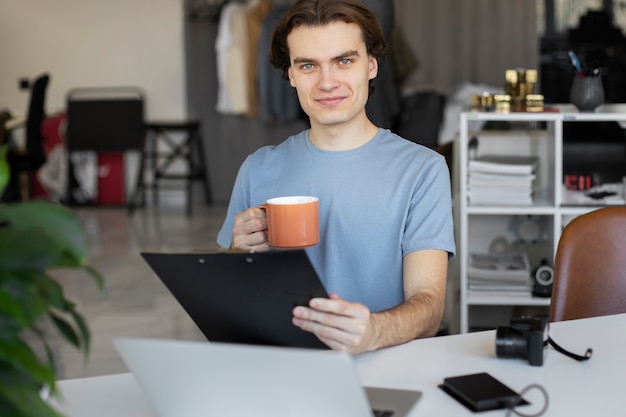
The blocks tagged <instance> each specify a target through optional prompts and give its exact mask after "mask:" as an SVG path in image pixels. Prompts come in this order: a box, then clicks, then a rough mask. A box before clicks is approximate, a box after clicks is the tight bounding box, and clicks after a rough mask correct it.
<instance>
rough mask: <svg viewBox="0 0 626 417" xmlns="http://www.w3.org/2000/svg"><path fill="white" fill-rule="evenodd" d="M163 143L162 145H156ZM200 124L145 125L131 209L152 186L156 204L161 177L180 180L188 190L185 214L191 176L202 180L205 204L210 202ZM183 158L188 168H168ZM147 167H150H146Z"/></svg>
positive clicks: (188, 208) (142, 199)
mask: <svg viewBox="0 0 626 417" xmlns="http://www.w3.org/2000/svg"><path fill="white" fill-rule="evenodd" d="M176 133H182V134H184V137H183V138H181V139H179V140H175V139H173V137H172V134H176ZM160 144H164V145H165V146H161V147H160V146H159V145H160ZM204 157H205V155H204V146H203V143H202V133H201V125H200V122H199V121H195V120H193V121H187V122H150V123H146V124H145V125H144V143H143V146H142V155H141V162H140V165H139V172H138V175H137V186H136V188H135V194H134V195H133V198H132V199H131V204H130V206H129V208H130V209H131V210H132V209H134V208H135V207H137V206H139V205H142V206H143V205H144V204H145V199H146V197H145V194H146V189H147V188H151V189H152V192H153V194H152V196H153V201H154V204H155V205H158V191H159V181H160V180H183V181H185V183H186V184H185V185H186V191H187V203H186V204H187V214H188V215H191V206H192V198H191V197H192V184H193V181H194V180H199V181H202V182H203V184H204V191H205V197H206V202H207V204H210V203H211V202H212V196H211V185H210V183H209V178H208V170H207V168H206V163H205V159H204ZM177 160H182V161H185V162H186V164H187V172H185V173H179V172H172V171H171V170H170V168H171V165H172V164H173V163H174V162H175V161H177ZM147 170H149V171H147ZM146 172H150V174H151V177H152V180H151V182H149V183H147V182H146V178H145V176H146Z"/></svg>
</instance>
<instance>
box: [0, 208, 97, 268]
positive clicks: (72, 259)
mask: <svg viewBox="0 0 626 417" xmlns="http://www.w3.org/2000/svg"><path fill="white" fill-rule="evenodd" d="M0 219H2V220H4V221H6V222H7V223H8V228H11V229H16V230H25V229H26V230H29V232H28V233H29V235H30V237H31V239H38V238H39V236H41V234H33V232H32V231H30V229H32V228H39V229H40V230H41V231H42V232H41V233H42V234H43V233H44V231H45V234H46V235H48V236H49V237H51V238H52V239H53V240H54V242H55V243H54V247H55V248H57V249H60V250H61V257H60V258H59V259H58V260H57V262H55V264H54V265H52V266H54V267H82V266H84V265H85V263H86V260H87V243H86V239H85V234H84V233H83V229H82V227H81V225H80V223H79V222H78V219H77V218H76V217H75V216H74V213H72V211H70V210H69V209H68V208H66V207H64V206H62V205H60V204H57V203H52V202H49V201H40V200H33V201H28V202H25V203H20V204H0Z"/></svg>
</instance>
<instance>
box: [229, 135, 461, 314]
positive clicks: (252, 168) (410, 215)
mask: <svg viewBox="0 0 626 417" xmlns="http://www.w3.org/2000/svg"><path fill="white" fill-rule="evenodd" d="M288 195H311V196H315V197H318V198H319V208H320V243H319V244H317V245H316V246H314V247H312V248H308V249H306V252H307V255H308V256H309V259H310V260H311V263H312V264H313V267H314V268H315V270H316V271H317V273H318V275H319V276H320V279H321V280H322V282H323V283H324V286H325V287H326V290H327V291H328V292H335V293H337V294H338V295H339V296H340V297H342V298H344V299H346V300H348V301H353V302H360V303H363V304H365V305H366V306H367V307H368V308H369V309H370V310H371V311H373V312H377V311H381V310H386V309H389V308H392V307H395V306H397V305H399V304H401V303H402V302H404V291H403V288H402V257H403V256H404V255H406V254H408V253H411V252H413V251H418V250H422V249H441V250H444V251H447V252H448V253H449V257H452V256H453V255H454V252H455V245H454V232H453V222H452V203H451V195H450V174H449V171H448V168H447V165H446V163H445V160H444V158H443V157H442V156H441V155H440V154H438V153H437V152H435V151H433V150H431V149H429V148H426V147H424V146H421V145H417V144H415V143H413V142H410V141H408V140H406V139H403V138H401V137H399V136H397V135H395V134H393V133H391V132H390V131H389V130H386V129H379V131H378V133H377V134H376V136H375V137H374V138H373V139H372V140H371V141H369V142H368V143H366V144H365V145H363V146H361V147H359V148H357V149H353V150H348V151H327V150H322V149H319V148H317V147H315V146H314V145H313V144H312V143H311V142H310V140H309V131H308V130H307V131H304V132H301V133H299V134H297V135H295V136H291V137H289V138H288V139H287V140H285V141H284V142H283V143H281V144H280V145H277V146H266V147H263V148H261V149H259V150H257V151H256V152H255V153H253V154H252V155H250V156H248V158H247V159H246V160H245V161H244V163H243V164H242V166H241V168H240V169H239V173H238V174H237V179H236V181H235V186H234V188H233V193H232V196H231V200H230V204H229V207H228V213H227V216H226V220H225V221H224V225H223V226H222V229H221V230H220V232H219V234H218V238H217V241H218V243H219V244H220V245H221V246H222V247H225V248H227V247H230V245H231V241H232V229H233V219H234V217H235V215H237V214H238V213H240V212H242V211H244V210H246V209H248V208H250V207H255V206H259V205H261V204H263V203H264V202H265V201H266V200H268V199H270V198H273V197H281V196H288Z"/></svg>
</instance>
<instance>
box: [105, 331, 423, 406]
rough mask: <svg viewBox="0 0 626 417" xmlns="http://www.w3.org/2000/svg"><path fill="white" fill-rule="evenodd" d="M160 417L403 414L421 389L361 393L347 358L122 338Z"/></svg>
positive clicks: (120, 345)
mask: <svg viewBox="0 0 626 417" xmlns="http://www.w3.org/2000/svg"><path fill="white" fill-rule="evenodd" d="M114 344H115V347H116V349H117V351H118V352H119V354H120V356H121V357H122V359H123V360H124V362H125V363H126V366H127V367H128V369H129V370H130V371H131V372H132V374H133V375H134V377H135V379H136V380H137V382H138V383H139V385H140V386H141V388H142V389H143V391H144V393H145V394H146V396H147V397H148V400H149V401H150V402H151V404H152V405H153V407H154V409H155V411H156V412H157V414H158V415H159V416H160V417H207V416H219V417H269V416H271V417H322V416H323V417H365V416H384V417H405V416H406V415H407V414H408V412H409V410H411V409H412V408H413V407H414V406H415V404H416V403H417V402H418V400H419V399H420V398H421V395H422V394H421V392H419V391H404V390H395V389H384V388H369V387H368V388H363V387H361V384H360V382H359V379H358V377H357V374H356V370H355V368H354V363H353V359H352V357H351V356H350V355H348V354H347V353H340V352H335V351H331V350H317V349H304V348H287V347H275V346H258V345H242V344H230V343H210V342H190V341H175V340H160V339H139V338H117V339H115V340H114Z"/></svg>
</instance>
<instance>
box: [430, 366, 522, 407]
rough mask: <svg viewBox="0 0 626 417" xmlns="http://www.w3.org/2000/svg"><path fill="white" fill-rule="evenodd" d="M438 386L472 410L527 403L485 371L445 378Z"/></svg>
mask: <svg viewBox="0 0 626 417" xmlns="http://www.w3.org/2000/svg"><path fill="white" fill-rule="evenodd" d="M439 388H441V389H443V390H444V391H445V392H447V393H448V394H450V395H451V396H452V397H454V398H455V399H456V400H457V401H459V402H460V403H462V404H463V405H465V406H466V407H467V408H469V409H470V410H472V411H487V410H496V409H500V408H507V407H514V406H518V405H525V404H528V402H527V401H526V400H524V399H523V398H522V397H521V396H520V395H519V394H518V393H517V392H515V391H513V390H512V389H511V388H509V387H507V386H506V385H504V384H503V383H502V382H500V381H498V380H497V379H496V378H494V377H493V376H491V375H489V374H488V373H486V372H481V373H477V374H470V375H460V376H455V377H450V378H445V379H444V380H443V384H441V385H439Z"/></svg>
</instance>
